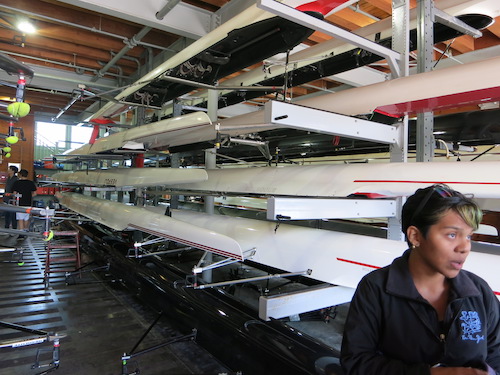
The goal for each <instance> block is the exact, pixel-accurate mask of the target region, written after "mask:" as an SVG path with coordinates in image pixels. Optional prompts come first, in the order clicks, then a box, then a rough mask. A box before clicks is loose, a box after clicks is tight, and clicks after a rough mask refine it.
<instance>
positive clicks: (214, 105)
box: [202, 90, 219, 283]
mask: <svg viewBox="0 0 500 375" xmlns="http://www.w3.org/2000/svg"><path fill="white" fill-rule="evenodd" d="M218 100H219V96H218V93H217V91H216V90H208V105H207V108H208V117H210V120H211V121H212V122H216V121H217V109H218ZM216 152H217V150H216V149H215V148H211V149H208V150H205V169H215V168H216V167H217V156H216ZM214 202H215V199H214V196H211V195H207V196H206V197H205V212H206V213H207V214H209V215H213V214H214ZM205 255H206V256H205V262H206V264H211V263H212V259H213V254H212V253H207V254H205ZM202 278H203V280H204V281H205V282H207V283H210V282H212V270H207V271H203V273H202Z"/></svg>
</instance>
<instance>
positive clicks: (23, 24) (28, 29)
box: [17, 20, 36, 34]
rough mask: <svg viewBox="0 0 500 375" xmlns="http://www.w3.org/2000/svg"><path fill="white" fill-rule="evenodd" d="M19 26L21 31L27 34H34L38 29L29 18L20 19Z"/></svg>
mask: <svg viewBox="0 0 500 375" xmlns="http://www.w3.org/2000/svg"><path fill="white" fill-rule="evenodd" d="M17 28H18V29H19V31H22V32H23V33H26V34H33V33H34V32H35V31H36V29H35V26H33V24H32V23H31V22H30V21H28V20H22V21H20V22H19V23H18V24H17Z"/></svg>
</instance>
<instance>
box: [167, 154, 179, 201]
mask: <svg viewBox="0 0 500 375" xmlns="http://www.w3.org/2000/svg"><path fill="white" fill-rule="evenodd" d="M180 166H181V160H180V157H179V154H170V168H179V167H180ZM170 208H171V209H172V210H175V209H177V208H179V196H178V195H177V194H172V195H171V196H170Z"/></svg>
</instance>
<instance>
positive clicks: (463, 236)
mask: <svg viewBox="0 0 500 375" xmlns="http://www.w3.org/2000/svg"><path fill="white" fill-rule="evenodd" d="M472 232H473V230H472V227H470V226H469V225H467V224H466V223H465V221H464V220H463V219H462V218H461V217H460V215H459V214H457V213H456V212H455V211H453V210H448V211H447V212H446V213H445V214H444V215H443V217H442V218H441V219H440V220H439V221H438V222H437V223H436V224H434V225H432V226H431V227H430V228H429V231H428V233H427V237H426V238H424V237H423V236H422V235H421V234H420V231H418V242H419V243H418V247H417V248H415V249H413V250H412V251H416V252H417V253H418V255H419V256H418V259H420V262H421V263H422V264H421V265H422V266H423V267H424V269H427V271H428V272H429V273H430V274H435V273H440V274H442V275H443V276H445V277H447V278H454V277H455V276H457V275H458V273H459V271H460V270H461V269H462V267H463V264H464V262H465V260H466V259H467V256H468V255H469V252H470V249H471V242H470V241H471V236H472ZM413 243H414V244H415V242H413Z"/></svg>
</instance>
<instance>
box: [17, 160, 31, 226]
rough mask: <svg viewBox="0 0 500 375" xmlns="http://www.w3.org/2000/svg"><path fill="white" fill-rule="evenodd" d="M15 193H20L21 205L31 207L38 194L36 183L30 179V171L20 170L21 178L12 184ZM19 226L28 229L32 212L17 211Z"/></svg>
mask: <svg viewBox="0 0 500 375" xmlns="http://www.w3.org/2000/svg"><path fill="white" fill-rule="evenodd" d="M12 190H13V191H14V194H20V195H21V196H20V198H19V206H24V207H31V205H32V203H33V197H34V196H35V195H36V185H35V183H34V182H33V181H31V180H29V179H28V171H27V170H26V169H21V170H20V171H19V179H18V180H17V181H16V182H15V183H14V185H13V186H12ZM16 218H17V226H18V229H20V230H28V227H29V219H30V214H27V213H24V212H17V213H16Z"/></svg>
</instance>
